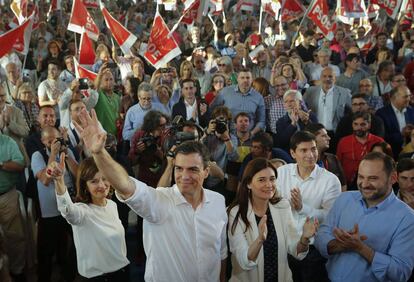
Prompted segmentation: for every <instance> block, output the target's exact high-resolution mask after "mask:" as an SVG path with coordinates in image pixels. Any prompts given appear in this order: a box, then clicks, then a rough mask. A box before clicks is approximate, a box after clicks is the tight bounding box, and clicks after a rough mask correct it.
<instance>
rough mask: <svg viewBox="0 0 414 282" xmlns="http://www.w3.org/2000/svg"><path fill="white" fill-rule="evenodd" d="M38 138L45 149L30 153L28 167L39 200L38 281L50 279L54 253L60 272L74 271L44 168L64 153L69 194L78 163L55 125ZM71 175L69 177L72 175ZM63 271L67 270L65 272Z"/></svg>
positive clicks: (64, 226)
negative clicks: (29, 166)
mask: <svg viewBox="0 0 414 282" xmlns="http://www.w3.org/2000/svg"><path fill="white" fill-rule="evenodd" d="M41 141H42V143H43V145H44V146H45V148H44V149H40V150H39V151H36V152H35V153H34V154H33V156H32V162H31V167H32V170H33V174H34V176H35V177H36V179H37V190H38V195H39V203H40V217H39V223H38V243H37V247H38V250H37V256H38V258H37V259H38V277H39V281H51V275H52V265H53V263H52V260H53V256H54V255H55V254H56V255H57V261H58V263H59V264H60V265H61V266H62V267H63V269H64V271H63V274H64V276H65V277H69V276H71V275H72V274H73V272H74V269H73V268H71V266H73V265H72V263H73V262H71V261H69V262H68V259H67V257H68V254H67V247H68V244H69V233H70V226H69V225H68V224H67V223H66V221H65V220H64V219H63V217H62V216H61V215H60V212H59V211H58V209H57V203H56V195H55V186H54V183H53V181H52V178H51V177H50V175H48V174H47V167H48V165H50V164H51V163H52V162H54V161H59V156H60V154H61V153H65V155H66V156H67V157H66V158H65V164H66V167H67V168H68V171H67V172H66V173H65V175H64V181H65V185H66V186H67V187H68V191H69V193H70V195H71V196H74V194H75V193H74V187H75V185H74V181H73V180H72V176H76V171H77V168H78V164H77V162H76V161H75V157H74V155H73V152H72V151H71V150H70V149H68V148H67V147H68V144H67V142H66V141H64V139H63V138H62V135H61V133H60V132H59V131H58V130H57V129H56V128H54V127H45V128H43V129H42V133H41ZM71 175H72V176H71ZM65 272H66V273H65Z"/></svg>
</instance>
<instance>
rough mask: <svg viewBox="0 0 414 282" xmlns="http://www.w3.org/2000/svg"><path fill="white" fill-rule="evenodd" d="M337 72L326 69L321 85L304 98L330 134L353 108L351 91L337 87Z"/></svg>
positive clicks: (313, 88) (307, 92)
mask: <svg viewBox="0 0 414 282" xmlns="http://www.w3.org/2000/svg"><path fill="white" fill-rule="evenodd" d="M335 83H336V76H335V72H334V70H333V69H332V68H330V67H326V68H324V69H323V70H322V73H321V85H319V86H312V87H309V88H308V90H306V94H305V95H304V96H303V98H304V101H305V102H306V104H307V106H308V108H309V109H310V110H312V112H313V113H315V114H316V116H317V118H318V121H319V122H320V123H322V124H323V125H324V126H325V128H326V130H327V131H328V133H330V134H332V132H334V131H335V130H336V127H337V125H338V122H339V120H340V119H341V118H342V117H343V116H344V115H345V113H346V111H347V110H349V109H350V108H351V91H350V90H349V89H346V88H343V87H340V86H337V85H336V84H335Z"/></svg>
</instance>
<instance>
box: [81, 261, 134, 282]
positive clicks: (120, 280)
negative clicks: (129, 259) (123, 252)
mask: <svg viewBox="0 0 414 282" xmlns="http://www.w3.org/2000/svg"><path fill="white" fill-rule="evenodd" d="M80 280H81V282H86V281H93V282H129V280H130V279H129V264H128V265H127V266H125V267H123V268H121V269H119V270H117V271H114V272H111V273H105V274H102V275H99V276H96V277H92V278H85V277H82V279H80Z"/></svg>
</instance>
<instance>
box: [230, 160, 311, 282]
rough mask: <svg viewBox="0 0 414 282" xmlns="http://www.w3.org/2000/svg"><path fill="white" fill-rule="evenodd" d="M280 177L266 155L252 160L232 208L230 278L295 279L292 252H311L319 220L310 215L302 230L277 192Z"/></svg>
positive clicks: (284, 281) (300, 255)
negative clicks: (291, 267)
mask: <svg viewBox="0 0 414 282" xmlns="http://www.w3.org/2000/svg"><path fill="white" fill-rule="evenodd" d="M276 177H277V171H276V169H275V168H274V167H273V165H272V164H271V163H270V162H269V161H268V160H266V159H264V158H257V159H254V160H252V161H250V163H249V164H248V165H247V167H246V170H245V171H244V174H243V177H242V180H241V184H240V187H239V193H238V196H237V199H236V201H235V202H234V203H233V204H232V205H230V207H229V208H228V212H229V232H228V234H229V242H230V251H231V253H232V257H231V260H232V266H233V270H232V275H231V279H230V281H246V282H247V281H249V282H251V281H255V282H256V281H257V282H263V281H264V282H266V281H279V282H287V281H292V273H291V271H290V269H289V266H288V260H287V255H288V253H289V254H291V255H292V256H294V257H296V258H298V259H303V258H304V257H305V256H306V254H307V252H308V246H309V240H310V238H311V237H312V236H314V235H315V232H316V230H317V228H318V222H317V221H316V220H315V221H311V220H310V219H309V218H308V219H307V220H306V222H305V224H304V226H303V232H302V235H300V234H299V233H298V231H297V229H296V227H295V223H294V219H293V215H292V211H291V207H290V204H289V202H288V201H287V200H285V199H281V198H279V197H278V195H277V191H276Z"/></svg>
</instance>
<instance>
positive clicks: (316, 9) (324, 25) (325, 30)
mask: <svg viewBox="0 0 414 282" xmlns="http://www.w3.org/2000/svg"><path fill="white" fill-rule="evenodd" d="M328 13H329V7H328V3H327V2H326V0H315V1H314V2H313V5H312V6H311V7H309V14H308V17H309V18H310V19H312V20H313V22H314V23H315V24H316V26H317V27H318V28H319V29H320V30H321V31H322V34H323V35H324V36H325V37H326V38H328V39H329V40H332V39H333V33H332V29H333V21H332V19H331V17H329V16H328Z"/></svg>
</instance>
